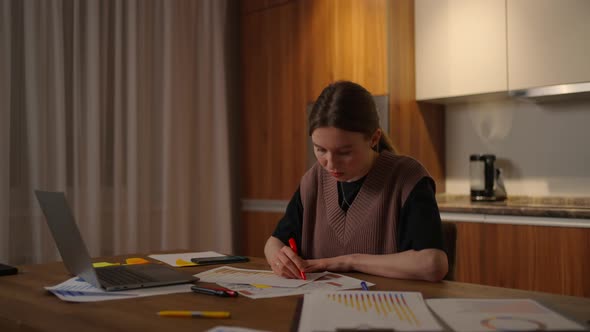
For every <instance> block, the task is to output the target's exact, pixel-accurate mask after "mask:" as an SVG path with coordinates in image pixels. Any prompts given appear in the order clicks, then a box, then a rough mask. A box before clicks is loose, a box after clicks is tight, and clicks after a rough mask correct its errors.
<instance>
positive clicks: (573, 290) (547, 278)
mask: <svg viewBox="0 0 590 332" xmlns="http://www.w3.org/2000/svg"><path fill="white" fill-rule="evenodd" d="M456 224H457V256H456V270H455V280H456V281H462V282H469V283H477V284H484V285H491V286H500V287H508V288H519V289H526V290H534V291H542V292H549V293H557V294H566V295H574V296H584V297H590V278H588V275H590V264H588V257H590V229H588V228H573V227H547V226H528V225H506V224H483V223H462V222H457V223H456Z"/></svg>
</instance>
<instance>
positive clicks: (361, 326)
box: [299, 291, 442, 332]
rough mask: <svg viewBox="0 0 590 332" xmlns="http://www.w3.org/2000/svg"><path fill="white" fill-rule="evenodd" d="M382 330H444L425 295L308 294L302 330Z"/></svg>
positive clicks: (359, 292) (304, 306) (303, 310)
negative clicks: (430, 309)
mask: <svg viewBox="0 0 590 332" xmlns="http://www.w3.org/2000/svg"><path fill="white" fill-rule="evenodd" d="M340 330H363V331H364V330H380V331H441V330H442V328H441V326H440V325H439V324H438V323H437V322H436V319H435V318H434V316H433V315H432V314H431V313H430V311H428V308H427V307H426V304H425V303H424V300H423V299H422V294H420V293H417V292H390V291H374V292H368V291H340V292H318V293H312V294H306V295H305V298H304V300H303V309H302V311H301V320H300V322H299V332H311V331H340Z"/></svg>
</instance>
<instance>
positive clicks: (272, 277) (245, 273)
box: [195, 266, 322, 287]
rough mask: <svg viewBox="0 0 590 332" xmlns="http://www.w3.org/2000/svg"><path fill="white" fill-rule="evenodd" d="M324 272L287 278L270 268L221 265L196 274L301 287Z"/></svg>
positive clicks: (210, 278)
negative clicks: (300, 277)
mask: <svg viewBox="0 0 590 332" xmlns="http://www.w3.org/2000/svg"><path fill="white" fill-rule="evenodd" d="M321 276H322V273H306V277H307V280H301V279H286V278H283V277H280V276H278V275H276V274H274V273H273V272H272V271H269V270H250V269H238V268H235V267H231V266H220V267H217V268H214V269H211V270H207V271H205V272H201V273H198V274H195V277H199V279H200V281H202V282H214V283H220V282H222V283H230V284H254V285H267V286H276V287H299V286H302V285H305V284H308V283H310V282H312V281H314V280H315V279H317V278H320V277H321Z"/></svg>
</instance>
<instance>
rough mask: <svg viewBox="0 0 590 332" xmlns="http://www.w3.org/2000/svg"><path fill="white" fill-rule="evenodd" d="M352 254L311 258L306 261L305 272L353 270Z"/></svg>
mask: <svg viewBox="0 0 590 332" xmlns="http://www.w3.org/2000/svg"><path fill="white" fill-rule="evenodd" d="M351 257H352V256H351V255H345V256H338V257H332V258H320V259H310V260H307V261H306V263H307V264H306V268H305V271H304V272H324V271H332V272H348V271H351V270H352V267H351V263H352V261H351Z"/></svg>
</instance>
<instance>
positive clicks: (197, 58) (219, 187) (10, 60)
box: [0, 0, 237, 264]
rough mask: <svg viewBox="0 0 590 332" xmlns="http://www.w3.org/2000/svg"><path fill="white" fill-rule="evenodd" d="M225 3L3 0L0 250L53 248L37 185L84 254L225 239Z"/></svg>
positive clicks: (51, 252) (229, 244)
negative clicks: (52, 196)
mask: <svg viewBox="0 0 590 332" xmlns="http://www.w3.org/2000/svg"><path fill="white" fill-rule="evenodd" d="M234 7H235V4H233V3H232V2H231V0H227V1H225V0H221V1H220V0H199V1H191V0H187V1H180V0H172V1H167V0H159V1H149V0H124V1H98V0H94V1H92V0H78V1H77V0H70V1H67V0H48V1H42V0H24V1H20V0H14V1H11V0H0V110H1V114H0V262H4V263H10V264H25V263H39V262H46V261H55V260H59V259H60V258H59V254H58V252H57V250H56V247H55V245H54V243H53V239H52V237H51V236H50V234H49V231H48V228H47V225H46V222H45V220H44V217H43V216H42V212H41V209H40V208H39V206H38V203H37V201H36V200H35V197H34V194H33V190H35V189H42V190H55V191H65V192H66V196H67V198H68V201H69V203H70V206H71V208H72V210H73V211H74V216H75V218H76V220H77V223H78V225H79V228H80V231H81V233H82V236H83V238H84V240H85V242H86V245H87V247H88V249H89V251H90V254H91V255H92V256H105V255H115V254H127V253H150V252H155V251H161V250H171V249H179V250H217V251H220V252H226V253H232V252H234V247H235V243H234V242H235V241H234V239H235V236H233V235H232V234H233V232H234V231H235V229H234V227H233V222H234V220H235V211H236V209H235V206H236V204H237V203H236V202H237V200H236V197H235V196H236V190H235V188H234V186H235V183H236V182H235V181H234V180H235V167H234V166H233V165H235V160H236V158H235V156H234V155H235V154H234V153H233V152H232V146H233V145H232V139H233V137H235V135H234V134H233V128H234V125H233V123H232V122H231V121H232V120H234V121H235V117H234V116H233V115H232V112H235V101H234V99H235V98H233V97H231V96H233V95H235V91H234V89H235V88H234V84H235V83H236V81H235V79H234V78H232V76H233V73H234V72H235V68H234V67H235V61H234V57H235V56H237V55H236V52H235V50H234V48H235V46H234V45H235V42H233V41H232V39H231V38H233V37H232V36H233V35H235V33H234V31H233V30H232V29H234V27H236V25H235V17H237V15H236V14H235V8H234ZM230 97H231V98H230Z"/></svg>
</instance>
